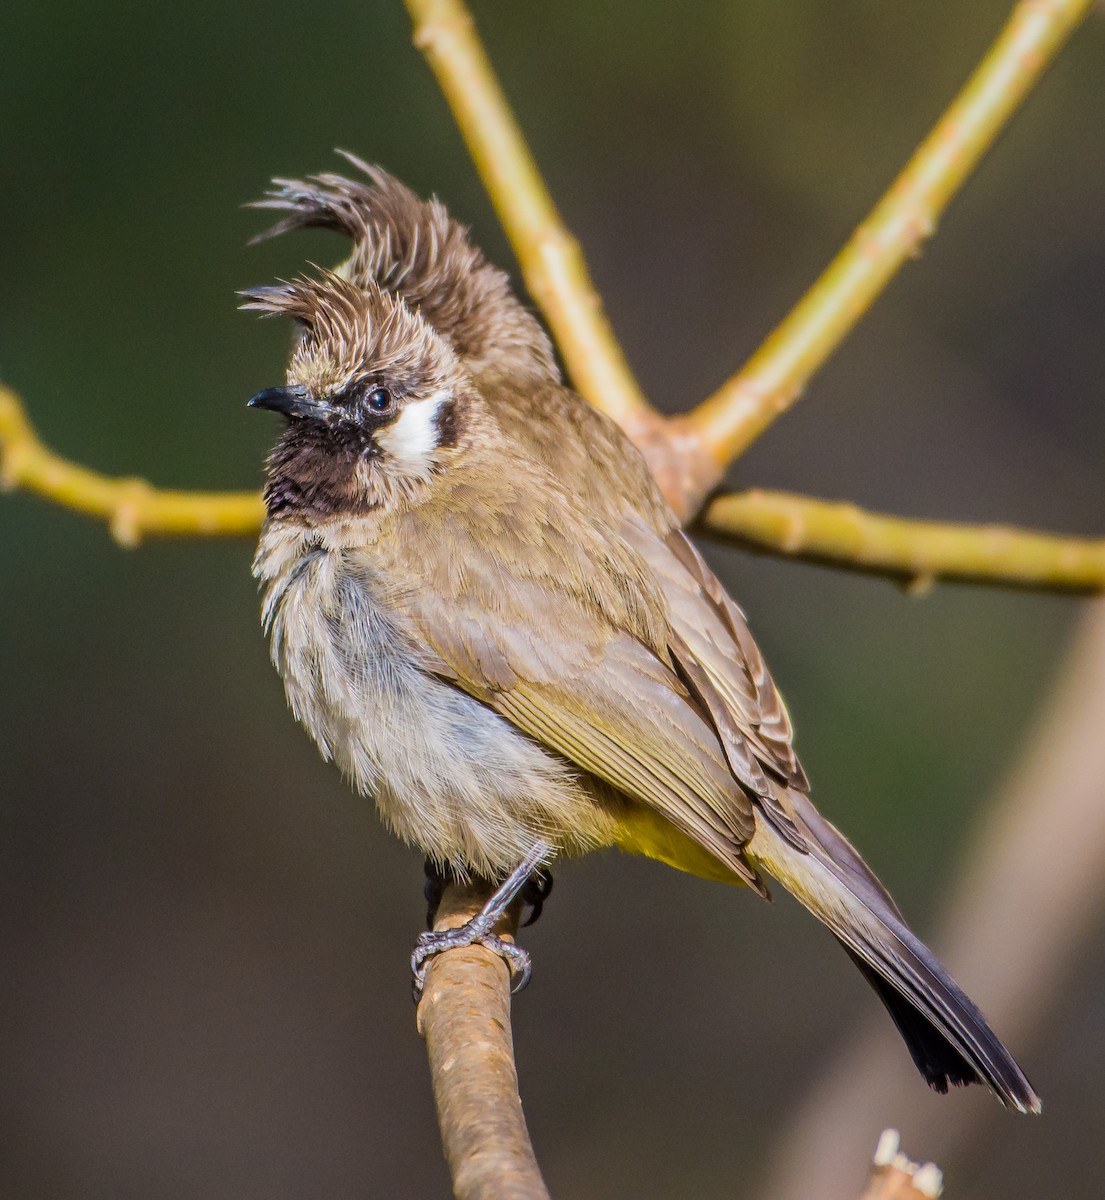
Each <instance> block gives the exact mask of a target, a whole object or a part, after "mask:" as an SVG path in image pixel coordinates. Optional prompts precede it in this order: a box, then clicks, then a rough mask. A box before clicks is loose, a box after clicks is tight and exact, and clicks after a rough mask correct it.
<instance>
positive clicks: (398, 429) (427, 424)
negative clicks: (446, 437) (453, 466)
mask: <svg viewBox="0 0 1105 1200" xmlns="http://www.w3.org/2000/svg"><path fill="white" fill-rule="evenodd" d="M447 399H448V397H447V396H444V395H441V394H438V395H434V396H428V397H427V398H426V399H425V400H415V401H414V402H413V403H411V404H408V405H406V407H405V408H404V409H403V411H402V412H401V413H400V414H399V416H398V417H397V418H396V419H395V420H394V421H393V422H392V423H391V424H390V425H387V426H385V427H384V428H383V429H381V430H380V431H379V432H378V433H377V434H376V444H377V445H378V446H379V447H380V449H381V450H383V451H384V453H385V454H387V455H388V456H389V457H390V458H392V459H394V460H395V461H396V462H397V463H399V464H400V465H402V466H404V467H406V468H407V469H408V470H409V471H411V472H415V473H419V474H422V473H428V472H429V471H430V468H431V467H432V466H433V454H434V451H435V450H436V449H437V446H438V431H437V414H438V410H439V409H440V408H441V406H442V405H443V404H444V403H445V402H446V400H447Z"/></svg>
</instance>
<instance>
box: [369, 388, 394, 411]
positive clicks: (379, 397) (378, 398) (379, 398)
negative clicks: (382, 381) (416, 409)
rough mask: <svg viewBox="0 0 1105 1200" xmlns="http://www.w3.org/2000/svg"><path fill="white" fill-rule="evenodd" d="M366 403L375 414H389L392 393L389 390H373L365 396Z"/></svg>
mask: <svg viewBox="0 0 1105 1200" xmlns="http://www.w3.org/2000/svg"><path fill="white" fill-rule="evenodd" d="M365 403H366V404H367V405H368V407H369V408H371V409H372V411H373V412H378V413H382V412H387V411H388V409H389V408H391V392H389V391H388V390H387V388H382V387H378V388H373V389H372V391H371V392H369V393H368V395H367V396H365Z"/></svg>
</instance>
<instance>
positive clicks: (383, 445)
mask: <svg viewBox="0 0 1105 1200" xmlns="http://www.w3.org/2000/svg"><path fill="white" fill-rule="evenodd" d="M243 295H244V297H245V301H246V302H245V304H243V308H247V309H255V310H257V311H260V312H263V313H265V314H270V315H277V314H279V315H285V316H290V317H292V318H293V319H294V320H295V321H296V323H297V325H298V329H299V335H298V340H297V342H296V345H295V348H294V350H293V352H292V357H291V361H290V363H289V365H288V371H287V382H286V383H285V384H283V385H281V386H279V387H273V388H268V389H266V390H265V391H262V392H258V393H257V395H255V396H254V397H253V398H252V399H251V400H250V401H249V404H250V406H251V407H252V408H266V409H269V410H271V411H273V412H278V413H280V414H282V415H283V416H285V417H287V419H288V424H287V428H286V429H285V431H284V433H283V435H282V437H281V439H280V441H279V442H278V444H277V446H276V448H275V450H274V451H273V453H272V454H271V455H270V457H269V459H268V463H267V467H268V475H269V479H268V485H267V487H266V490H265V499H266V502H267V505H268V510H269V513H270V515H275V514H277V513H282V514H285V515H289V516H301V517H303V518H304V519H307V520H318V519H323V518H326V517H329V516H332V515H344V514H347V513H350V512H363V511H365V510H366V509H371V508H378V507H381V506H382V505H387V504H389V503H393V502H400V501H402V500H403V499H409V498H411V497H412V496H414V495H415V494H417V493H418V491H419V490H420V489H421V488H423V487H426V486H428V485H429V484H430V483H431V481H432V479H433V477H434V475H435V474H436V473H437V472H438V471H440V470H441V469H442V468H444V466H445V465H446V464H447V462H448V460H449V457H450V455H452V454H455V453H457V452H458V451H459V449H460V446H461V441H462V439H463V436H464V434H465V427H466V416H467V415H468V414H469V413H470V410H471V409H472V407H473V406H474V405H475V404H476V403H477V401H476V398H475V396H474V393H473V390H472V385H471V380H470V377H469V374H468V372H467V370H466V369H465V367H464V366H463V365H462V363H461V362H460V360H459V359H458V357H457V355H456V352H455V351H454V350H453V348H452V347H451V346H450V345H449V343H448V342H446V341H445V340H444V339H443V338H442V337H441V336H440V335H439V334H438V333H436V332H435V331H434V330H433V329H431V328H430V326H429V325H428V324H427V323H426V322H425V321H424V320H423V318H422V317H421V316H420V315H419V313H417V312H415V311H413V310H412V309H411V308H409V307H408V306H407V305H406V304H405V303H404V301H403V300H402V299H400V298H398V297H396V296H393V295H391V294H389V293H387V292H384V291H382V290H381V289H380V288H378V287H377V286H376V285H374V284H370V285H369V286H367V287H360V286H356V285H354V284H352V283H350V282H349V281H348V280H346V279H344V278H343V277H342V276H340V275H337V274H335V273H333V272H322V273H320V274H319V275H318V276H317V277H315V278H306V277H305V278H300V279H296V280H293V281H291V282H289V283H282V284H279V285H277V286H275V287H265V288H256V289H253V290H250V291H248V292H245V293H243Z"/></svg>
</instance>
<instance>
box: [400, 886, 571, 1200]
mask: <svg viewBox="0 0 1105 1200" xmlns="http://www.w3.org/2000/svg"><path fill="white" fill-rule="evenodd" d="M486 899H487V892H486V891H481V890H480V889H478V888H466V887H460V886H457V885H453V886H451V887H449V888H447V889H446V891H445V895H444V897H443V899H442V902H441V907H440V908H439V909H438V914H437V919H436V920H435V922H434V928H435V929H454V928H456V927H457V926H458V925H463V924H464V922H465V921H467V920H468V919H469V918H470V917H473V916H475V915H476V913H477V912H479V910H480V908H481V907H482V906H483V903H484V901H485V900H486ZM517 928H518V907H517V906H513V907H512V908H511V909H510V910H509V912H508V913H507V915H506V916H505V917H504V919H503V921H502V922H501V923H500V925H499V927H498V930H497V932H499V933H500V934H502V935H504V936H511V937H512V936H513V935H514V933H515V932H516V931H517ZM418 1028H419V1031H420V1032H421V1034H422V1036H423V1037H424V1038H425V1039H426V1052H427V1055H428V1057H429V1060H430V1077H431V1080H432V1082H433V1090H434V1101H435V1103H436V1105H437V1117H438V1124H439V1125H440V1127H441V1140H442V1143H443V1145H444V1147H445V1157H446V1159H447V1160H448V1163H449V1170H450V1173H451V1174H452V1177H453V1190H454V1192H455V1194H456V1196H457V1200H549V1193H548V1191H547V1189H546V1188H545V1184H544V1182H543V1180H542V1179H541V1172H540V1170H539V1168H538V1166H537V1160H536V1158H535V1157H534V1154H533V1147H532V1146H531V1145H530V1140H529V1132H528V1130H527V1129H526V1119H525V1116H524V1114H523V1112H522V1101H521V1100H520V1099H519V1096H518V1072H517V1068H516V1067H515V1065H514V1043H513V1040H512V1038H511V1033H510V973H509V971H508V970H507V967H506V964H505V963H504V962H503V960H502V959H501V958H499V957H498V956H497V955H495V954H492V953H491V951H490V950H485V949H484V948H483V947H482V946H470V947H467V948H465V949H462V950H450V951H449V952H448V953H446V954H441V955H438V957H437V958H435V959H433V960H432V961H431V963H430V967H429V970H428V972H427V974H426V987H425V989H424V991H423V993H422V1000H421V1001H420V1003H419V1005H418Z"/></svg>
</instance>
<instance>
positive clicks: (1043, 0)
mask: <svg viewBox="0 0 1105 1200" xmlns="http://www.w3.org/2000/svg"><path fill="white" fill-rule="evenodd" d="M1090 8H1091V0H1021V2H1020V3H1019V4H1018V5H1017V6H1016V8H1015V9H1014V10H1013V15H1012V16H1011V17H1010V19H1009V22H1008V24H1007V25H1006V26H1005V28H1004V29H1003V30H1002V32H1001V34H1000V35H999V37H998V39H997V41H996V42H995V43H994V44H993V46H992V47H991V48H990V50H989V52H988V53H987V54H986V57H985V58H984V59H983V60H982V62H981V63H980V64H979V66H978V67H977V69H976V70H975V71H974V73H973V74H972V75H971V77H970V79H969V80H968V81H967V83H966V85H965V86H964V88H963V90H962V91H961V92H960V93H959V95H958V96H957V97H956V98H955V100H954V101H953V103H952V105H951V107H950V108H949V109H948V110H947V112H945V113H944V115H943V117H942V118H941V120H940V122H939V123H938V124H937V126H936V128H935V129H934V130H933V131H932V132H931V133H930V134H929V136H928V137H927V138H926V139H925V140H924V142H922V143H921V145H920V147H919V148H918V149H917V151H916V152H915V154H914V155H913V157H912V158H911V159H910V161H909V163H908V164H907V166H906V167H905V169H904V170H903V171H902V173H901V174H900V175H899V176H898V178H897V179H896V180H895V181H894V183H893V184H892V185H891V187H890V190H889V191H888V192H887V193H886V195H885V196H883V198H882V199H881V200H880V201H879V203H878V204H877V205H876V207H875V208H874V210H873V211H872V212H871V214H870V216H868V218H867V220H866V221H864V222H863V224H862V225H860V226H859V228H858V229H857V230H856V231H855V233H854V234H853V235H852V237H851V239H850V240H849V241H848V243H847V245H845V247H844V248H843V249H842V250H841V251H840V253H839V254H837V256H836V258H834V259H833V261H832V262H831V263H830V264H829V266H828V268H827V269H826V270H825V272H824V274H822V276H821V277H820V279H818V280H817V281H816V282H815V283H814V285H813V286H812V287H811V288H810V290H809V291H808V292H807V293H806V294H805V295H804V296H803V297H802V299H801V300H800V301H799V302H798V304H797V305H796V306H795V307H794V308H793V309H792V310H791V312H790V313H789V314H788V315H787V316H786V317H785V318H784V320H783V321H782V323H781V324H780V325H778V326H777V327H776V328H775V330H774V331H773V332H772V333H771V335H770V336H769V337H768V338H767V340H766V341H765V342H764V343H763V345H762V346H761V347H760V348H759V349H758V350H757V351H756V353H755V354H754V355H753V356H752V358H751V359H750V360H749V361H748V362H747V363H746V364H745V366H744V367H743V368H742V369H741V371H739V372H738V373H737V374H736V375H734V376H733V377H732V378H731V379H730V380H729V381H728V382H727V383H725V384H723V385H722V387H721V388H719V389H718V391H716V392H715V393H714V394H713V395H712V396H710V397H709V398H708V399H707V400H705V401H703V403H702V404H701V405H699V407H698V408H697V409H695V411H694V412H693V413H691V414H690V415H689V416H688V418H687V421H688V424H689V425H690V427H691V429H692V430H693V432H694V433H696V434H697V436H698V438H699V439H700V442H701V446H702V450H703V452H704V453H705V454H707V455H708V456H709V458H710V459H711V460H712V461H713V464H714V471H715V476H714V481H713V482H716V481H717V480H718V479H720V478H721V475H722V473H723V472H724V470H725V468H726V466H727V465H728V464H729V463H731V462H732V461H733V460H734V459H735V458H737V457H738V456H739V455H740V454H741V453H742V452H743V451H744V450H745V449H746V448H747V447H748V446H749V445H750V444H751V443H752V442H753V441H755V439H756V438H757V437H759V436H760V434H761V433H763V432H764V430H765V429H767V427H768V426H769V425H770V424H771V423H772V422H773V421H774V420H775V419H776V418H777V417H779V416H780V415H781V414H782V413H784V412H786V411H787V409H788V408H790V406H791V405H792V404H793V403H794V402H795V400H797V399H798V397H799V395H800V394H801V392H802V389H803V388H804V387H805V386H806V383H807V382H808V381H809V379H810V376H811V375H812V374H813V373H814V372H815V371H816V370H817V369H818V368H819V367H820V366H821V365H822V364H823V363H824V362H825V360H826V359H827V358H828V357H829V355H830V354H832V352H833V351H834V350H835V349H836V347H837V346H838V345H839V344H840V343H841V341H843V339H844V337H845V336H846V335H847V334H848V333H849V332H850V331H851V329H852V328H853V327H854V326H855V325H856V324H857V322H858V321H859V319H860V317H862V316H863V314H864V313H865V312H866V311H867V309H868V308H870V306H871V304H872V302H873V301H874V300H875V299H876V298H877V297H878V295H879V294H880V293H881V292H882V290H883V289H884V288H885V287H886V285H887V284H888V283H889V282H890V280H891V278H892V277H893V276H894V274H895V273H896V272H897V270H898V269H899V267H901V265H902V264H903V263H904V262H905V260H906V259H907V258H910V257H915V256H916V255H917V254H918V253H919V251H920V248H921V244H922V243H923V242H924V240H925V239H926V238H928V237H930V236H931V235H932V233H933V231H934V230H935V228H936V222H937V219H938V218H939V217H940V215H941V214H942V213H943V211H944V209H945V208H946V207H947V205H948V202H949V201H950V200H951V198H952V196H954V195H955V193H956V192H957V191H958V189H959V188H960V186H961V185H962V184H963V182H964V181H965V180H966V179H967V177H968V176H969V175H970V174H971V172H972V171H973V170H974V168H975V167H976V166H977V164H978V162H979V160H980V159H981V158H982V156H983V154H984V153H985V152H986V150H987V149H988V148H989V147H990V146H991V145H992V144H993V142H994V140H995V138H996V137H997V136H998V134H999V133H1000V132H1001V130H1002V128H1003V127H1004V125H1005V124H1006V122H1007V121H1008V120H1009V118H1010V117H1011V116H1012V114H1013V113H1014V112H1015V111H1016V109H1017V106H1018V105H1019V104H1020V103H1021V101H1022V100H1023V99H1024V97H1025V96H1026V95H1027V93H1028V92H1029V90H1030V89H1031V88H1032V87H1033V85H1034V84H1035V83H1036V82H1037V80H1038V79H1039V77H1040V75H1041V74H1042V72H1043V70H1044V68H1045V67H1046V66H1047V65H1048V64H1049V63H1050V62H1051V60H1052V59H1053V58H1054V57H1055V55H1056V54H1057V53H1058V51H1059V50H1060V48H1061V47H1062V46H1063V44H1064V42H1065V41H1066V40H1067V38H1068V37H1069V35H1070V34H1071V33H1072V32H1073V30H1074V29H1075V27H1076V26H1077V25H1078V23H1079V22H1080V21H1081V20H1082V19H1083V18H1084V17H1085V16H1086V15H1087V13H1088V12H1089V11H1090Z"/></svg>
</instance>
